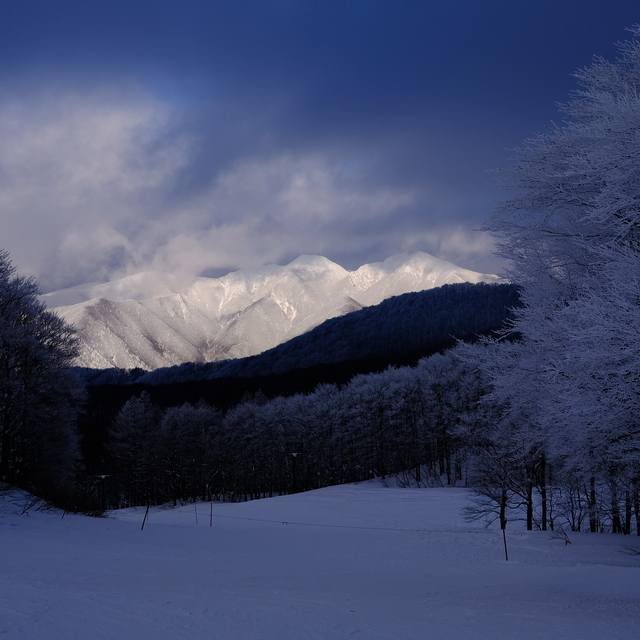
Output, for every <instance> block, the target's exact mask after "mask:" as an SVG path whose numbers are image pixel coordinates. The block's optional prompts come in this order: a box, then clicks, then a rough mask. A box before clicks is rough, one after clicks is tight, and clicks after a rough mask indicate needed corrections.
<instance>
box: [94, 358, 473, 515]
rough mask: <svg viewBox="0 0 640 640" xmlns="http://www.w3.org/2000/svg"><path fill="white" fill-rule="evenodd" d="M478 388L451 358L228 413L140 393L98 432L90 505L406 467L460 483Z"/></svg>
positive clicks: (267, 489) (203, 496)
mask: <svg viewBox="0 0 640 640" xmlns="http://www.w3.org/2000/svg"><path fill="white" fill-rule="evenodd" d="M480 392H481V384H480V380H479V378H478V376H477V375H476V374H474V373H473V371H472V370H471V368H470V367H469V366H467V365H465V364H464V363H462V362H461V361H459V360H458V359H456V358H455V356H453V355H452V354H445V355H435V356H432V357H431V358H428V359H424V360H421V361H420V363H419V364H418V365H417V366H416V367H413V368H410V367H403V368H399V369H392V368H390V369H388V370H386V371H384V372H382V373H377V374H367V375H359V376H356V377H355V378H353V379H352V380H351V381H350V382H349V383H348V384H346V385H343V386H337V385H330V384H324V385H320V386H319V387H318V388H317V389H315V390H314V391H313V392H311V393H306V394H297V395H294V396H291V397H277V398H274V399H272V400H268V399H267V398H266V397H265V396H264V395H263V394H262V393H257V394H255V395H254V396H253V397H251V398H247V399H245V401H243V402H241V403H239V404H237V405H236V406H235V407H233V408H231V409H229V410H228V411H227V412H226V413H225V414H223V413H222V412H220V411H219V410H218V409H216V408H215V407H212V406H211V405H209V404H207V403H205V402H204V401H200V402H198V403H196V404H190V403H185V404H183V405H181V406H175V407H170V408H167V409H164V410H163V409H162V408H161V407H160V406H158V405H157V404H155V403H154V402H152V401H151V399H150V397H149V394H148V393H147V392H145V391H143V392H142V393H141V394H140V395H139V396H134V397H132V398H130V399H129V400H128V401H127V402H126V403H125V405H124V406H123V407H122V409H121V410H120V411H119V412H118V413H117V415H116V416H115V418H114V419H113V421H112V423H111V425H110V427H109V429H108V431H107V434H106V441H105V446H104V459H103V465H104V467H103V473H101V474H96V476H95V478H94V482H93V499H94V502H96V503H101V502H103V501H104V503H105V504H104V505H102V504H101V505H100V506H104V507H125V506H134V505H145V504H161V503H164V502H170V501H173V502H176V501H178V500H182V501H184V500H212V499H216V500H232V501H234V500H246V499H252V498H260V497H265V496H273V495H278V494H283V493H289V492H295V491H302V490H308V489H315V488H319V487H324V486H328V485H333V484H340V483H345V482H354V481H361V480H366V479H369V478H373V477H376V476H381V477H383V478H384V477H385V476H387V475H389V474H398V473H404V472H407V473H406V474H405V476H404V477H405V480H406V482H412V483H418V484H422V485H424V484H440V483H442V482H443V481H444V482H446V483H449V484H455V483H460V482H464V478H463V474H464V472H465V469H466V465H465V455H466V454H465V453H464V451H463V447H462V446H461V441H460V434H459V433H458V430H459V425H460V424H461V421H462V417H463V415H464V414H465V413H466V412H467V411H469V410H470V409H471V407H472V406H473V405H474V404H475V403H477V402H478V399H479V395H480ZM101 476H107V477H106V478H103V477H101Z"/></svg>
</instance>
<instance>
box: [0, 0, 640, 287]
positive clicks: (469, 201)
mask: <svg viewBox="0 0 640 640" xmlns="http://www.w3.org/2000/svg"><path fill="white" fill-rule="evenodd" d="M0 8H1V15H2V19H1V20H0V233H1V237H2V239H3V240H2V242H3V244H4V246H5V247H6V248H7V249H8V250H9V251H10V252H11V254H12V256H13V259H14V262H15V263H16V264H17V266H18V267H19V268H20V270H21V271H23V272H28V273H33V274H35V275H36V276H37V277H38V278H39V279H40V281H41V282H42V285H43V287H44V288H45V289H51V288H58V287H61V286H65V285H70V284H77V283H79V282H82V281H87V280H100V279H106V278H111V277H115V276H117V275H123V274H127V273H133V272H135V271H139V270H145V269H159V270H169V271H182V272H185V273H190V274H196V273H206V274H219V273H222V272H226V271H228V270H230V269H233V268H238V267H243V266H257V265H261V264H264V263H266V262H280V263H283V262H286V261H288V260H290V259H292V258H294V257H296V256H297V255H299V254H300V253H317V254H322V255H325V256H327V257H329V258H331V259H333V260H335V261H337V262H339V263H340V264H342V265H343V266H345V267H347V268H355V267H357V266H359V265H360V264H362V263H364V262H371V261H376V260H381V259H384V258H386V257H388V256H389V255H392V254H394V253H399V252H401V251H415V250H424V251H428V252H430V253H433V254H434V255H437V256H439V257H443V258H447V259H450V260H452V261H454V262H457V263H458V264H460V265H461V266H464V267H468V268H472V269H477V270H485V271H486V270H491V271H495V270H498V269H499V268H500V264H499V263H498V262H497V261H496V260H495V259H494V258H493V257H492V256H491V246H492V245H491V239H490V238H488V237H486V236H485V235H483V234H481V233H479V232H477V231H476V229H477V228H478V227H479V226H480V225H481V224H482V221H483V220H484V219H485V218H486V216H487V215H488V214H489V213H490V211H491V210H492V208H493V206H494V203H495V201H496V200H497V199H499V198H500V197H503V194H502V193H501V192H499V191H497V190H496V189H494V188H492V187H491V186H489V185H490V184H491V182H492V178H491V176H490V175H487V173H486V171H487V170H490V169H492V168H496V167H501V166H506V165H507V164H509V159H510V158H511V157H512V155H513V154H512V152H510V151H509V149H512V148H513V147H516V146H517V145H519V144H520V143H521V142H522V141H523V139H524V138H526V137H528V136H530V135H532V134H533V133H535V132H536V131H540V130H543V129H544V126H545V125H546V124H548V123H549V122H550V121H551V120H553V119H556V120H558V119H560V116H559V115H558V113H557V110H556V106H555V104H556V103H557V102H558V101H564V100H565V99H566V98H567V96H568V93H569V92H570V91H571V90H573V89H575V88H576V85H575V82H574V79H573V78H572V76H571V74H572V73H573V72H574V71H575V70H576V69H577V68H579V67H583V66H586V65H588V64H589V63H590V61H591V59H592V56H593V55H594V54H599V55H603V56H604V57H607V58H614V57H615V55H616V51H615V46H614V43H615V42H616V41H619V40H623V39H625V38H627V37H629V34H628V33H627V32H625V27H628V26H631V25H632V24H635V23H638V22H640V7H639V6H638V4H637V1H636V2H631V1H629V2H627V1H623V0H617V1H616V2H610V1H609V2H604V1H602V2H601V1H598V0H596V1H592V2H589V3H585V2H584V1H581V2H579V1H574V0H563V1H562V2H558V1H557V0H556V1H555V2H548V1H546V0H536V1H526V0H520V1H517V2H514V1H513V0H511V1H510V2H509V1H502V0H499V1H497V0H496V1H491V0H484V1H482V2H480V1H476V2H474V1H459V2H456V1H455V0H449V1H448V2H445V1H439V0H437V1H430V2H426V1H425V0H422V1H420V2H411V1H406V2H405V1H402V0H389V1H385V2H383V1H376V0H368V1H364V0H362V1H356V0H322V1H317V0H316V1H313V2H311V1H306V0H295V1H294V0H291V1H286V0H282V1H275V0H274V1H271V0H260V1H257V0H253V1H251V0H228V1H218V0H207V1H202V2H195V1H190V0H183V1H182V2H162V1H160V0H153V1H132V0H129V2H120V1H116V0H109V2H104V3H97V2H87V1H86V0H78V1H76V2H65V1H60V0H56V1H55V2H51V1H50V0H48V1H41V2H32V1H29V0H20V1H19V2H18V1H14V2H11V1H8V0H5V1H4V2H2V3H1V5H0Z"/></svg>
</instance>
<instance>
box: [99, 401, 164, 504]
mask: <svg viewBox="0 0 640 640" xmlns="http://www.w3.org/2000/svg"><path fill="white" fill-rule="evenodd" d="M161 417H162V414H161V410H160V409H159V407H157V406H156V405H155V404H154V403H153V402H151V398H150V397H149V394H148V393H147V392H146V391H143V392H142V393H141V394H140V396H134V397H132V398H130V399H129V400H127V402H125V404H124V405H123V406H122V408H121V409H120V411H119V412H118V414H117V415H116V417H115V418H114V420H113V423H112V424H111V427H110V429H109V452H110V460H111V464H110V470H111V473H112V474H113V475H114V476H115V483H114V484H116V486H117V487H118V503H119V505H120V506H136V505H141V504H150V503H154V504H155V503H157V502H159V501H161V500H159V498H160V496H159V489H160V486H159V485H160V484H161V481H160V477H161V474H160V467H161V466H162V465H161V462H160V460H159V456H158V452H159V425H160V419H161Z"/></svg>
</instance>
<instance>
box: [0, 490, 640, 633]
mask: <svg viewBox="0 0 640 640" xmlns="http://www.w3.org/2000/svg"><path fill="white" fill-rule="evenodd" d="M21 500H24V495H23V494H22V496H21V494H18V493H13V494H6V495H5V496H4V502H3V503H2V504H3V506H2V507H1V508H0V536H1V539H2V544H0V635H1V636H2V637H3V638H8V639H14V638H15V639H18V638H19V639H20V640H30V639H42V640H45V639H46V640H58V638H60V639H61V638H65V639H78V640H80V639H83V640H85V639H96V640H100V639H103V638H104V639H106V638H109V639H116V638H117V639H118V640H128V639H129V638H132V639H133V638H136V639H137V640H139V639H141V638H153V639H158V640H164V639H182V638H184V639H187V638H188V639H190V640H193V639H200V638H216V639H219V640H227V639H229V640H230V639H238V640H240V639H242V640H251V639H254V638H256V639H269V640H271V639H280V638H282V639H288V638H291V639H295V640H298V639H300V640H302V639H314V640H316V639H317V640H320V639H333V638H336V639H338V638H362V639H366V640H383V639H384V640H395V639H402V640H411V639H414V638H415V639H418V638H420V639H424V638H428V639H433V640H438V639H440V638H442V639H444V638H447V639H449V638H456V639H462V640H464V639H466V638H469V639H471V638H473V639H480V640H484V639H485V638H487V639H489V638H491V639H492V640H496V639H505V640H506V639H513V638H518V639H519V640H527V639H533V638H545V639H550V638H551V639H553V638H580V639H586V640H588V639H590V638H594V639H595V638H602V637H607V638H609V639H620V640H622V639H625V640H626V639H629V638H633V637H636V634H637V630H638V624H639V622H640V558H639V557H637V556H633V555H629V554H627V553H622V552H621V551H623V550H624V549H625V548H627V547H631V546H634V547H635V548H636V549H640V540H639V539H637V538H636V537H633V538H630V537H624V536H618V535H615V536H614V535H600V534H596V535H593V534H569V535H570V538H571V542H572V544H570V545H568V546H565V543H564V541H563V540H560V539H556V538H553V537H552V536H551V535H550V534H549V533H545V532H526V531H524V530H523V529H522V527H521V525H519V523H513V526H512V524H511V523H510V525H509V526H510V527H512V528H511V529H509V530H508V532H507V535H508V544H509V562H505V560H504V552H503V546H502V536H501V534H500V531H499V530H497V529H485V528H484V527H483V526H482V525H481V524H475V525H469V524H468V523H466V522H464V520H463V519H462V517H461V515H460V510H461V508H462V507H463V506H464V505H465V504H467V501H468V493H467V492H466V491H465V490H464V489H451V488H443V489H396V488H386V487H383V486H382V485H381V484H379V483H377V482H371V483H362V484H358V485H344V486H338V487H329V488H326V489H322V490H319V491H313V492H308V493H302V494H297V495H292V496H282V497H278V498H271V499H265V500H260V501H254V502H248V503H241V504H215V503H214V505H213V514H214V517H213V520H212V525H213V526H211V527H210V526H209V509H210V505H209V503H200V504H197V505H196V506H195V507H194V505H184V506H181V507H178V508H175V509H173V508H160V507H158V508H152V509H151V510H150V512H149V517H148V520H147V522H146V524H145V528H144V530H143V531H141V530H140V526H141V524H142V520H143V517H144V511H145V510H144V509H141V508H138V509H127V510H121V511H118V512H112V513H111V514H110V516H111V517H109V518H106V519H94V518H88V517H83V516H78V515H70V514H67V515H65V517H64V518H62V517H61V515H62V514H61V513H59V512H55V511H51V512H43V511H37V510H31V511H29V512H27V513H24V514H22V513H21V511H22V506H23V502H21ZM196 511H197V515H198V524H196V522H195V516H196ZM285 523H287V524H285Z"/></svg>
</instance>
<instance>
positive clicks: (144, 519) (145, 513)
mask: <svg viewBox="0 0 640 640" xmlns="http://www.w3.org/2000/svg"><path fill="white" fill-rule="evenodd" d="M148 515H149V505H147V510H146V511H145V512H144V518H143V519H142V526H141V527H140V531H142V530H143V529H144V523H145V522H146V521H147V516H148Z"/></svg>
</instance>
